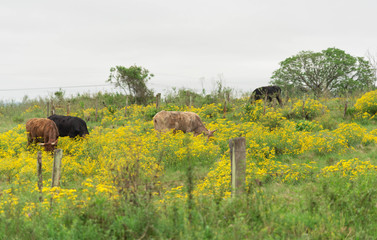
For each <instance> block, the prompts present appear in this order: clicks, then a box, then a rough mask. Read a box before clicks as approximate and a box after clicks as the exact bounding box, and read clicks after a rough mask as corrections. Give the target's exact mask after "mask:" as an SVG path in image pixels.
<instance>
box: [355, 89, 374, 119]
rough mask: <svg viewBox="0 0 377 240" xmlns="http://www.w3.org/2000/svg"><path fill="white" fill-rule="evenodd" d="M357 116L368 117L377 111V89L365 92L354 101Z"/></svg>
mask: <svg viewBox="0 0 377 240" xmlns="http://www.w3.org/2000/svg"><path fill="white" fill-rule="evenodd" d="M355 109H356V111H357V113H358V117H361V118H370V117H373V116H374V115H375V114H376V113H377V90H375V91H371V92H367V93H365V94H364V95H363V96H361V97H360V98H359V99H358V100H357V101H356V103H355Z"/></svg>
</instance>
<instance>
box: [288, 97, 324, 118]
mask: <svg viewBox="0 0 377 240" xmlns="http://www.w3.org/2000/svg"><path fill="white" fill-rule="evenodd" d="M327 112H329V110H328V108H327V107H326V106H325V105H323V104H321V103H320V102H319V101H318V100H314V99H311V98H308V99H306V100H305V101H301V100H299V101H297V102H295V103H294V104H293V106H292V110H291V112H290V113H289V115H290V116H291V117H293V118H305V119H307V120H312V119H314V118H315V117H317V116H321V115H324V114H325V113H327Z"/></svg>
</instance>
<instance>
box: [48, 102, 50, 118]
mask: <svg viewBox="0 0 377 240" xmlns="http://www.w3.org/2000/svg"><path fill="white" fill-rule="evenodd" d="M49 116H50V102H47V117H49Z"/></svg>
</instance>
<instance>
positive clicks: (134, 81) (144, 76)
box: [107, 65, 154, 104]
mask: <svg viewBox="0 0 377 240" xmlns="http://www.w3.org/2000/svg"><path fill="white" fill-rule="evenodd" d="M153 76H154V75H153V74H151V73H149V71H148V70H147V69H145V68H143V67H139V66H136V65H134V66H131V67H129V68H126V67H123V66H116V67H115V68H114V67H112V68H111V69H110V75H109V79H108V80H107V82H110V83H112V84H114V85H115V87H119V88H121V89H122V90H123V91H124V92H125V93H126V94H127V93H128V94H130V95H131V96H133V97H134V98H135V101H136V103H143V104H145V103H146V102H147V100H148V98H150V97H153V91H152V90H149V89H148V88H147V85H146V83H147V82H148V80H150V79H151V78H152V77H153Z"/></svg>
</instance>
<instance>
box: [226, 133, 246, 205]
mask: <svg viewBox="0 0 377 240" xmlns="http://www.w3.org/2000/svg"><path fill="white" fill-rule="evenodd" d="M229 148H230V161H231V169H232V178H231V179H232V197H235V196H238V195H240V194H241V193H243V192H244V191H245V176H246V139H245V138H243V137H239V138H233V139H230V140H229Z"/></svg>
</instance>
